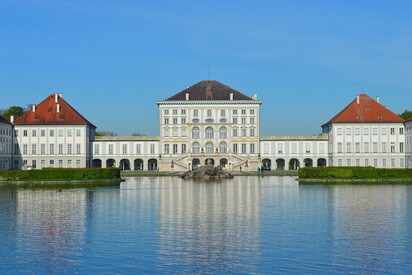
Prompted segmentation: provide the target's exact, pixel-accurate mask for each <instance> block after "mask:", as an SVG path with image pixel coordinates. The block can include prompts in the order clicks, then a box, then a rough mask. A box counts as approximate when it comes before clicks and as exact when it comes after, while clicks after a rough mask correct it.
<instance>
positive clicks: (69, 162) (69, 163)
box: [67, 159, 72, 168]
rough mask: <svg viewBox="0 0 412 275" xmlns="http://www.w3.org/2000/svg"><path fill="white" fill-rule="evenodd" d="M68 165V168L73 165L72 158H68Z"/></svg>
mask: <svg viewBox="0 0 412 275" xmlns="http://www.w3.org/2000/svg"><path fill="white" fill-rule="evenodd" d="M67 167H68V168H71V167H72V160H71V159H69V160H67Z"/></svg>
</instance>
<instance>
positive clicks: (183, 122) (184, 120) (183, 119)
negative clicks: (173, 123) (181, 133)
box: [182, 117, 186, 125]
mask: <svg viewBox="0 0 412 275" xmlns="http://www.w3.org/2000/svg"><path fill="white" fill-rule="evenodd" d="M185 124H186V118H185V117H182V125H185Z"/></svg>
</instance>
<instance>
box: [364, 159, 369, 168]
mask: <svg viewBox="0 0 412 275" xmlns="http://www.w3.org/2000/svg"><path fill="white" fill-rule="evenodd" d="M365 166H366V167H368V166H369V159H365Z"/></svg>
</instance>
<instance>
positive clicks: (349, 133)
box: [346, 128, 352, 136]
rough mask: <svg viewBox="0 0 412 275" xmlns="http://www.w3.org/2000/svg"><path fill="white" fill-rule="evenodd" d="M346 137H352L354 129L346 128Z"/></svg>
mask: <svg viewBox="0 0 412 275" xmlns="http://www.w3.org/2000/svg"><path fill="white" fill-rule="evenodd" d="M346 135H347V136H351V135H352V128H346Z"/></svg>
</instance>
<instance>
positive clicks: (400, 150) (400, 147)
mask: <svg viewBox="0 0 412 275" xmlns="http://www.w3.org/2000/svg"><path fill="white" fill-rule="evenodd" d="M399 153H403V142H400V143H399Z"/></svg>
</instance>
